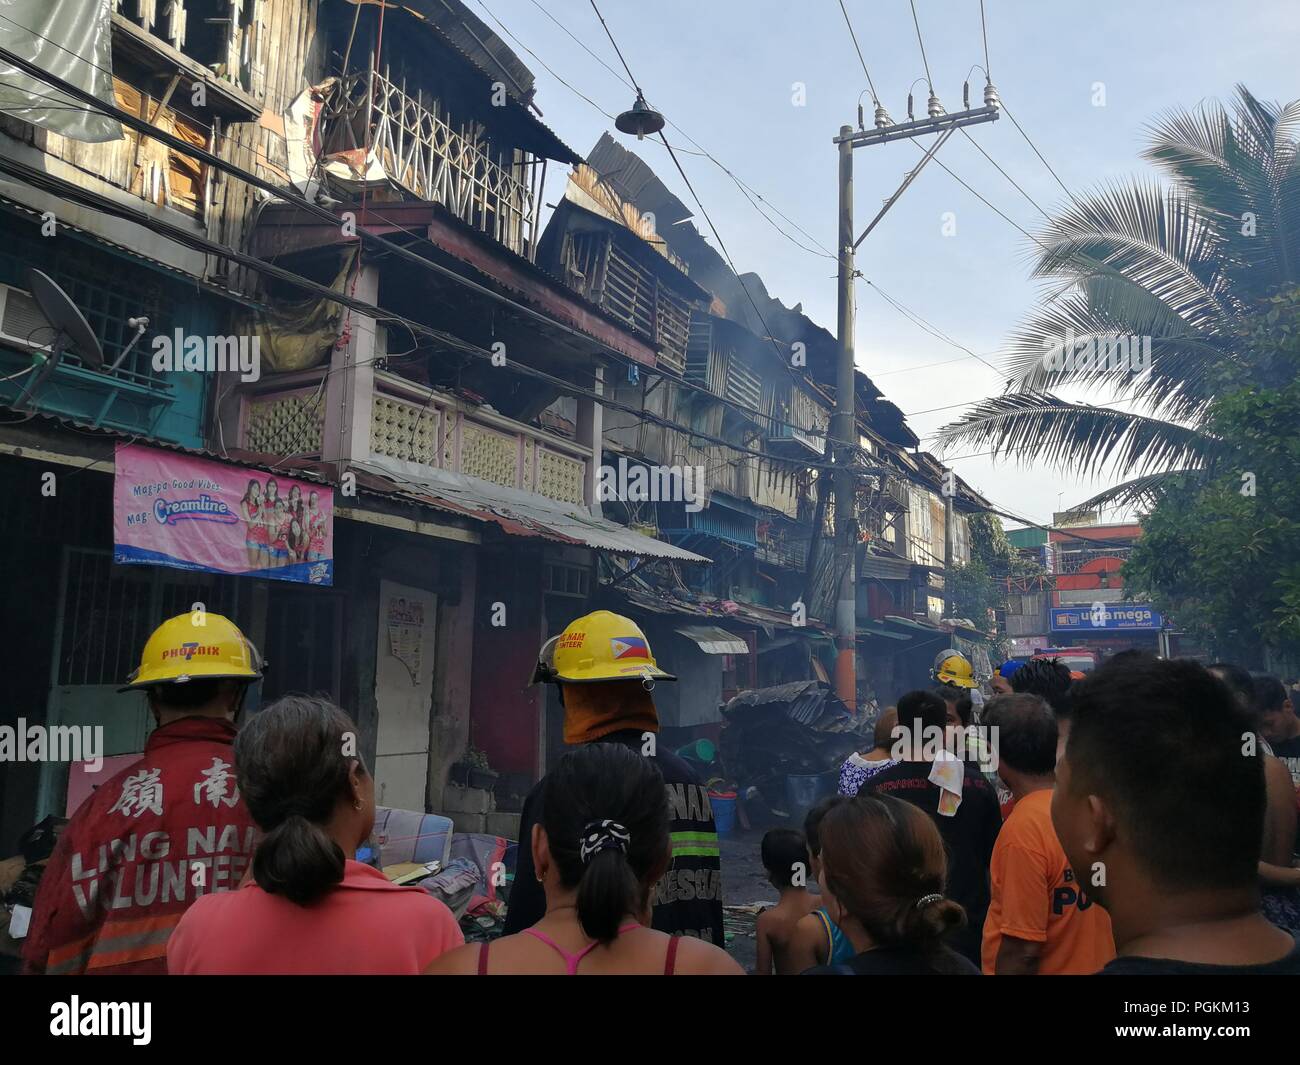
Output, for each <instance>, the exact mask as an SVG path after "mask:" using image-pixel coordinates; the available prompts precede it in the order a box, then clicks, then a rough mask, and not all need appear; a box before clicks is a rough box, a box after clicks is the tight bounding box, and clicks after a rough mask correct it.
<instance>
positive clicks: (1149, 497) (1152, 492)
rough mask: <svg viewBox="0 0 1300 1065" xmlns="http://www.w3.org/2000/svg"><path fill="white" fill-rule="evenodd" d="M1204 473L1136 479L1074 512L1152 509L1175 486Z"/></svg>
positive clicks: (1170, 472) (1166, 473)
mask: <svg viewBox="0 0 1300 1065" xmlns="http://www.w3.org/2000/svg"><path fill="white" fill-rule="evenodd" d="M1203 473H1204V471H1202V470H1198V469H1190V468H1189V469H1182V470H1161V471H1159V472H1158V473H1148V474H1144V475H1143V476H1141V477H1134V478H1132V479H1131V480H1128V481H1124V482H1122V483H1121V484H1117V485H1112V486H1111V487H1110V488H1107V489H1105V490H1104V491H1101V492H1098V493H1097V494H1096V495H1095V496H1091V497H1090V498H1088V499H1085V500H1084V501H1083V502H1082V503H1078V504H1076V505H1075V506H1074V507H1072V508H1071V509H1072V510H1083V511H1087V510H1097V509H1098V508H1099V507H1134V506H1136V507H1142V508H1145V509H1150V508H1151V507H1152V506H1154V505H1155V503H1156V501H1157V500H1158V499H1159V498H1160V497H1161V495H1163V494H1164V492H1165V491H1167V490H1168V489H1169V488H1170V487H1172V486H1173V485H1175V484H1181V483H1185V482H1186V481H1187V480H1189V479H1191V478H1199V477H1201V476H1202V475H1203Z"/></svg>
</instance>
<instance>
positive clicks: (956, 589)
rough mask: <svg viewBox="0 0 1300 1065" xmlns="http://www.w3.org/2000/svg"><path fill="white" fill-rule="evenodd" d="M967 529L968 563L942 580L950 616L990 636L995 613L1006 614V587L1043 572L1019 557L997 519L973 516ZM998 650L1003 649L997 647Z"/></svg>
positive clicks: (987, 515)
mask: <svg viewBox="0 0 1300 1065" xmlns="http://www.w3.org/2000/svg"><path fill="white" fill-rule="evenodd" d="M966 527H967V537H968V542H969V544H970V561H969V562H968V563H967V564H966V565H964V566H954V567H953V570H952V573H950V574H948V575H947V576H946V577H945V579H946V580H948V581H950V582H951V594H952V603H953V614H954V616H956V617H959V618H969V619H970V620H971V621H973V622H974V623H975V625H976V627H978V628H980V629H982V630H983V631H985V632H992V631H993V628H994V624H993V622H994V617H995V614H996V612H997V611H1002V610H1006V607H1007V596H1008V594H1009V590H1008V589H1009V586H1014V584H1015V582H1017V581H1022V580H1025V579H1033V578H1036V577H1039V576H1041V575H1042V574H1043V568H1042V567H1041V566H1039V565H1038V564H1037V563H1035V562H1033V561H1031V560H1029V559H1026V558H1023V557H1021V555H1020V553H1019V552H1018V551H1016V549H1015V548H1014V547H1013V546H1012V544H1011V541H1010V540H1008V539H1007V534H1006V531H1005V530H1004V529H1003V528H1002V520H1001V519H1000V518H998V517H997V515H995V514H975V515H972V516H971V517H970V518H968V519H967V522H966ZM1008 578H1009V579H1010V581H1009V580H1008ZM999 644H1000V641H999ZM999 650H1005V648H1001V647H1000V646H999Z"/></svg>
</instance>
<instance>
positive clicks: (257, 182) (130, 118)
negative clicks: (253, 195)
mask: <svg viewBox="0 0 1300 1065" xmlns="http://www.w3.org/2000/svg"><path fill="white" fill-rule="evenodd" d="M0 17H2V16H0ZM0 59H3V60H6V61H9V62H12V63H14V64H15V65H16V66H17V67H18V68H19V69H21V70H23V71H24V72H25V73H27V74H29V76H32V77H34V78H37V79H38V80H41V81H42V82H44V83H46V84H49V85H51V87H54V88H57V89H58V90H59V91H62V92H64V93H65V94H67V95H70V96H72V97H74V98H77V99H81V100H83V102H85V103H86V104H87V105H88V108H87V109H88V111H95V112H99V113H102V114H108V115H110V116H112V117H115V118H117V119H118V121H120V122H122V123H123V124H124V125H127V126H129V127H130V128H132V129H136V130H138V131H139V132H142V133H144V134H146V135H147V136H150V137H152V138H153V139H155V140H158V141H160V142H161V143H163V144H166V145H168V146H169V147H171V148H173V149H175V150H177V151H179V152H181V153H183V154H187V155H190V156H192V157H194V158H197V159H200V160H202V161H204V162H206V163H208V165H210V166H213V167H215V168H216V169H218V170H221V171H223V172H225V173H229V174H231V175H233V176H235V177H237V178H240V179H241V180H243V181H245V182H246V183H249V184H252V185H254V186H255V187H258V188H261V189H263V190H264V191H267V192H270V193H271V194H272V195H274V196H276V197H278V198H280V199H283V200H285V201H287V202H289V203H291V204H293V205H294V206H296V207H298V208H299V209H301V210H305V211H307V212H308V213H310V214H313V215H315V216H317V217H319V218H322V219H323V220H327V221H329V222H330V223H331V224H332V225H338V224H339V222H340V219H339V218H338V217H337V216H336V215H334V214H333V212H331V211H330V210H328V209H327V208H324V207H321V206H319V205H317V204H315V203H312V202H311V201H309V200H307V199H305V198H304V197H302V196H300V195H298V194H297V193H296V192H293V191H292V190H290V189H285V188H282V187H281V186H278V185H275V184H273V183H271V182H269V181H266V180H265V179H263V178H260V177H258V176H257V175H256V174H253V173H250V172H249V171H246V170H244V169H243V168H241V167H239V166H237V165H236V164H234V163H231V162H228V161H226V160H224V159H221V158H220V157H219V156H217V155H215V154H213V153H212V152H209V151H207V150H206V149H203V148H199V147H197V146H195V145H192V144H189V143H188V142H185V141H182V140H180V139H179V138H177V137H175V136H174V135H172V134H170V133H167V132H166V131H164V130H161V129H159V128H158V127H156V126H153V125H151V124H150V123H148V122H147V121H145V120H144V119H141V118H139V117H137V116H135V115H132V114H131V113H130V112H127V111H124V110H122V109H121V108H118V107H117V106H116V105H115V104H110V103H107V102H106V101H103V100H100V99H99V98H98V97H96V96H95V95H94V94H93V93H90V92H88V91H86V90H84V89H82V88H80V87H79V86H76V85H73V84H71V83H69V82H66V81H64V80H63V79H61V78H58V77H57V76H55V75H53V74H50V73H48V72H46V71H43V70H41V69H40V68H39V67H36V66H35V65H34V64H32V63H30V62H28V61H27V60H25V59H23V58H21V57H19V56H16V55H14V54H13V53H12V52H9V51H8V50H6V49H4V48H0ZM665 143H666V141H665ZM670 152H671V149H670ZM678 169H679V171H680V170H681V167H680V164H678ZM683 177H685V175H684V174H683ZM687 185H688V187H689V180H688V179H687ZM697 203H698V199H697ZM364 210H365V211H366V212H368V213H369V214H372V215H374V216H375V217H377V218H378V219H379V220H380V221H383V222H385V223H386V224H388V225H390V226H392V227H393V228H394V229H395V230H396V231H398V232H401V233H403V234H405V235H407V236H411V237H413V238H417V239H419V240H422V241H423V242H424V243H426V244H428V245H429V246H430V247H431V248H434V249H435V250H438V251H440V250H441V249H439V248H438V246H437V245H436V244H434V243H433V241H431V240H430V239H429V238H428V236H427V235H425V234H421V233H419V231H417V230H409V229H406V228H404V227H403V226H401V225H400V224H399V223H397V222H395V221H392V220H390V219H387V218H385V217H384V215H383V214H381V213H380V212H378V211H376V210H375V209H374V207H373V206H370V205H367V206H365V208H364ZM701 211H703V207H702V206H701ZM124 217H128V218H130V219H131V220H132V221H136V222H140V219H138V218H136V217H135V215H134V214H128V215H126V216H124ZM706 217H707V215H706ZM178 232H179V231H178ZM357 236H358V238H359V239H360V240H362V241H364V242H369V243H372V244H375V245H378V246H379V247H380V248H381V249H383V250H384V251H385V252H389V253H394V254H396V255H398V256H399V257H401V258H403V259H405V260H407V261H410V262H413V263H414V264H415V265H417V266H420V267H421V268H423V269H426V270H429V271H431V272H433V273H437V274H439V275H442V276H447V277H450V278H451V279H453V280H455V281H457V282H458V283H460V284H462V285H465V286H466V287H468V288H470V289H471V290H473V291H475V292H479V293H480V294H483V295H486V296H488V297H489V298H491V299H493V300H495V301H497V302H500V303H503V304H505V305H506V306H509V307H511V308H513V309H516V310H519V311H520V312H522V313H524V314H525V315H526V316H528V317H530V318H533V319H536V320H539V321H542V322H544V323H547V324H549V325H552V326H555V327H558V328H560V329H562V330H564V331H565V332H567V333H570V334H572V335H574V336H576V337H578V338H579V339H580V340H581V341H583V342H584V343H588V344H593V345H597V346H600V347H602V348H603V347H604V345H602V344H600V342H599V341H598V340H596V339H594V338H591V337H588V336H586V335H585V334H583V333H581V332H578V331H576V330H575V329H573V328H571V327H569V326H566V325H565V324H564V323H563V322H559V321H558V320H556V319H553V318H550V317H549V316H547V315H545V314H543V313H542V312H540V311H536V310H534V309H533V308H531V307H528V306H527V305H526V304H521V303H517V302H516V301H514V300H512V299H511V298H510V297H508V296H504V295H502V294H500V293H497V292H495V291H494V290H492V289H490V288H487V287H486V286H483V285H480V284H478V283H477V282H474V281H472V280H470V279H468V278H466V277H464V276H463V275H461V274H459V273H457V272H456V271H454V270H452V269H450V268H448V267H445V266H442V265H441V264H438V263H435V262H433V261H431V260H429V259H425V258H423V257H422V256H419V255H417V254H415V253H414V252H412V251H411V250H410V249H409V248H406V247H404V246H402V245H399V244H394V243H392V242H391V241H390V240H388V239H386V238H385V237H382V236H379V235H378V234H375V233H372V232H370V231H369V230H367V229H366V228H365V227H364V226H358V228H357ZM715 236H716V230H715ZM718 239H719V243H721V238H718ZM215 247H216V248H217V249H218V250H216V251H213V252H211V254H215V255H219V256H221V257H224V258H228V259H229V258H231V256H230V255H227V254H225V252H224V251H222V250H220V248H221V246H219V245H218V246H215ZM227 250H229V249H227ZM232 261H238V260H232ZM729 261H730V259H729ZM258 262H261V260H251V263H244V264H242V265H247V266H249V268H250V269H256V266H255V265H252V264H253V263H258ZM732 269H733V272H734V270H735V266H734V263H733V264H732ZM263 272H264V271H263ZM294 276H297V275H291V274H290V275H288V277H286V278H282V279H284V280H289V279H290V278H292V277H294ZM737 276H739V275H737ZM290 283H292V281H290ZM742 288H744V285H743V283H742ZM744 290H745V292H746V295H748V294H749V293H748V289H747V288H745V289H744ZM323 291H324V293H325V294H326V298H332V297H335V296H336V295H337V294H334V293H333V292H332V290H328V289H327V290H323ZM750 301H751V304H752V303H753V299H752V297H750ZM340 302H341V301H340ZM365 307H366V305H364V304H356V305H354V306H353V309H360V310H362V311H363V313H365ZM755 313H756V314H758V316H759V319H760V321H762V322H763V326H764V329H765V330H766V329H767V323H766V321H764V320H763V316H762V314H761V312H759V311H758V309H757V307H756V306H755ZM384 316H385V317H386V318H388V319H390V320H394V321H403V322H406V323H407V325H408V328H410V324H409V321H408V320H406V319H402V318H401V316H397V315H388V314H385V315H384ZM426 331H427V330H426ZM769 334H770V331H769ZM434 335H435V336H436V338H437V339H440V340H442V341H444V342H450V334H440V333H436V334H434ZM768 339H769V340H771V342H772V344H773V347H774V348H775V349H776V351H777V354H778V356H780V358H779V360H778V361H779V363H780V365H782V366H783V368H784V369H785V370H786V372H787V373H788V374H790V376H791V378H792V379H794V378H795V374H794V373H793V371H792V370H791V368H790V367H789V366H788V365H786V363H785V359H784V354H783V353H782V352H781V350H780V348H779V346H778V345H777V342H776V339H775V338H774V337H772V336H770V335H769V336H768ZM801 383H802V382H801ZM674 384H675V385H677V386H678V387H680V388H683V389H686V390H688V391H694V392H698V393H701V394H704V395H707V396H708V397H709V398H710V399H711V400H713V401H715V402H717V403H720V404H722V405H723V406H726V407H729V408H731V409H734V410H736V411H738V412H739V413H741V414H742V415H743V416H745V417H748V418H754V417H757V418H759V419H760V420H761V421H762V422H763V423H765V424H767V425H768V426H780V427H785V428H792V429H798V430H800V431H807V427H806V426H802V425H798V424H795V423H791V422H785V421H782V420H781V419H779V418H776V417H775V416H774V415H771V414H767V413H765V412H761V411H756V410H753V409H751V408H748V407H745V406H744V405H743V404H739V403H736V402H735V401H732V400H729V399H727V398H725V397H722V396H718V395H716V394H715V393H713V392H711V391H710V390H709V389H707V388H704V387H703V386H700V385H696V384H694V383H692V382H690V381H687V380H684V379H682V380H678V379H674ZM593 395H594V394H593ZM672 427H673V428H677V429H679V430H681V431H685V432H690V430H689V428H688V427H684V426H680V425H677V424H676V423H672ZM694 435H696V436H700V437H703V434H700V433H694ZM752 453H753V454H756V455H762V454H766V453H764V452H757V451H754V452H752Z"/></svg>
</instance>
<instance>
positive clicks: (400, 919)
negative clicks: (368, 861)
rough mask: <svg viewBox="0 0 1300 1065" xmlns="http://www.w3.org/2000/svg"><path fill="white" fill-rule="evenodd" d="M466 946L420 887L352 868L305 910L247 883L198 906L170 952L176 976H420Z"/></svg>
mask: <svg viewBox="0 0 1300 1065" xmlns="http://www.w3.org/2000/svg"><path fill="white" fill-rule="evenodd" d="M464 942H465V937H464V936H462V935H461V931H460V927H459V926H458V925H457V924H456V918H455V917H453V916H452V914H451V911H450V910H449V909H447V907H446V906H444V905H443V904H442V903H441V902H439V901H438V900H437V899H435V898H434V897H433V896H432V895H429V894H428V893H427V892H425V891H424V890H422V889H421V888H418V887H396V886H395V885H393V884H390V883H389V882H388V880H387V879H385V877H384V874H383V873H381V872H379V871H378V870H377V869H372V868H370V866H368V865H362V864H361V863H360V862H354V861H351V860H349V861H348V862H347V864H346V866H345V868H344V873H343V881H342V883H339V884H336V885H335V886H334V887H332V888H331V889H330V890H329V891H328V892H327V893H326V894H325V895H324V896H323V897H321V898H319V899H317V900H316V901H315V902H312V903H310V904H309V905H307V906H299V905H297V904H296V903H294V902H290V901H289V900H288V899H286V898H285V897H284V896H282V895H271V894H268V893H267V892H265V891H263V890H262V889H261V888H260V887H258V886H257V885H256V884H255V883H253V882H252V881H251V880H250V881H249V882H248V883H246V884H245V885H244V886H243V887H242V888H240V889H239V890H238V891H231V892H227V893H226V894H224V895H209V896H207V897H205V898H202V899H199V900H198V902H196V903H195V904H194V905H193V906H191V907H190V909H189V910H188V911H187V912H186V914H185V916H184V917H183V918H182V919H181V922H180V924H179V925H177V926H176V931H175V932H173V933H172V937H171V939H170V941H169V942H168V944H167V971H168V972H169V973H179V974H182V975H233V974H240V973H254V974H264V973H274V974H293V975H309V974H313V973H326V974H343V973H361V974H365V975H376V974H397V975H401V974H412V975H415V974H418V973H421V972H423V971H424V969H425V967H426V966H427V965H428V964H429V963H430V962H431V961H433V959H434V958H436V957H438V955H439V954H442V953H443V952H444V951H447V950H450V949H451V948H452V947H458V946H460V945H461V944H462V943H464Z"/></svg>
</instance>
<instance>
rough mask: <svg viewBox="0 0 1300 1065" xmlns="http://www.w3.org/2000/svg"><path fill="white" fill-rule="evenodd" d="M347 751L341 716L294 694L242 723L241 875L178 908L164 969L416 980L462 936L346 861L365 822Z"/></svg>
mask: <svg viewBox="0 0 1300 1065" xmlns="http://www.w3.org/2000/svg"><path fill="white" fill-rule="evenodd" d="M356 747H357V727H356V725H354V724H353V723H352V720H351V719H350V718H349V717H348V715H347V714H345V713H344V712H343V711H342V710H340V709H339V708H338V707H337V706H334V705H333V704H332V703H329V702H327V701H326V700H324V699H316V698H309V697H307V696H304V695H286V696H284V697H283V698H282V699H279V700H277V701H276V702H274V703H272V704H271V705H270V706H268V707H267V708H266V709H265V710H263V711H262V712H261V713H259V714H256V715H254V716H253V718H252V719H251V720H250V721H249V722H248V723H247V724H246V725H244V727H243V728H242V729H241V730H240V733H239V738H238V739H237V740H236V741H235V768H236V773H237V775H238V785H239V792H238V793H239V794H240V795H242V796H243V798H244V802H245V803H246V804H247V805H248V810H249V813H250V814H252V817H253V820H254V821H255V822H256V823H257V826H258V827H259V828H260V829H261V830H262V833H263V835H262V839H261V841H260V842H259V843H258V846H257V850H256V852H255V853H254V855H253V865H252V878H251V879H250V880H248V881H247V882H246V883H245V884H244V885H243V886H242V887H241V888H240V889H239V890H237V891H228V892H222V893H220V894H211V895H204V897H202V898H200V899H199V900H198V901H197V902H195V904H194V905H193V906H191V907H190V909H189V910H188V911H187V912H186V914H185V917H184V918H183V919H182V921H181V923H180V924H179V925H178V926H177V927H176V931H175V932H174V933H173V934H172V937H171V939H170V940H169V941H168V944H167V968H168V971H169V972H172V973H184V974H191V973H199V974H213V973H215V974H233V973H293V974H307V973H395V974H402V973H405V974H416V973H419V972H421V971H423V969H424V968H425V967H426V966H427V965H428V964H429V963H430V962H431V961H433V959H434V958H436V957H438V955H440V954H442V953H443V952H444V951H446V950H449V949H451V948H452V947H455V946H459V945H460V944H462V943H463V942H464V941H465V940H464V937H463V936H462V935H461V932H460V928H459V927H458V925H457V924H456V919H455V918H454V917H453V916H452V914H451V911H450V910H448V909H447V907H446V906H444V905H443V904H442V903H441V902H439V901H438V900H437V899H435V898H433V897H432V896H431V895H428V894H426V893H425V892H424V891H423V890H421V889H420V888H404V887H397V886H395V885H393V884H391V883H389V882H388V880H387V879H386V878H385V877H384V875H383V874H382V873H380V872H379V871H378V870H376V869H372V868H370V867H369V866H366V865H362V864H361V863H360V862H357V861H355V860H353V855H354V854H355V853H356V849H357V847H358V846H360V845H361V844H362V843H364V842H365V841H366V840H367V839H368V838H369V836H370V833H371V830H372V829H373V828H374V824H375V782H374V779H373V778H372V777H371V776H370V774H369V773H368V772H367V771H366V767H365V763H364V762H362V761H361V758H360V757H359V756H358V755H357V754H356ZM195 793H196V795H197V794H198V793H199V788H198V787H197V786H196V788H195ZM180 801H184V799H183V798H182V799H181V800H180ZM173 843H174V844H175V845H179V844H180V843H181V841H180V840H174V841H173ZM174 857H176V856H174ZM212 860H213V861H220V860H221V859H220V858H216V859H212ZM186 864H187V866H188V865H189V864H190V863H186ZM193 864H194V865H195V866H196V869H195V871H196V872H202V869H203V867H202V866H198V864H197V863H193ZM187 879H188V880H189V882H190V883H195V886H196V888H197V889H198V890H199V891H202V886H201V883H196V882H195V880H194V879H192V878H190V877H189V874H188V872H187Z"/></svg>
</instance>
